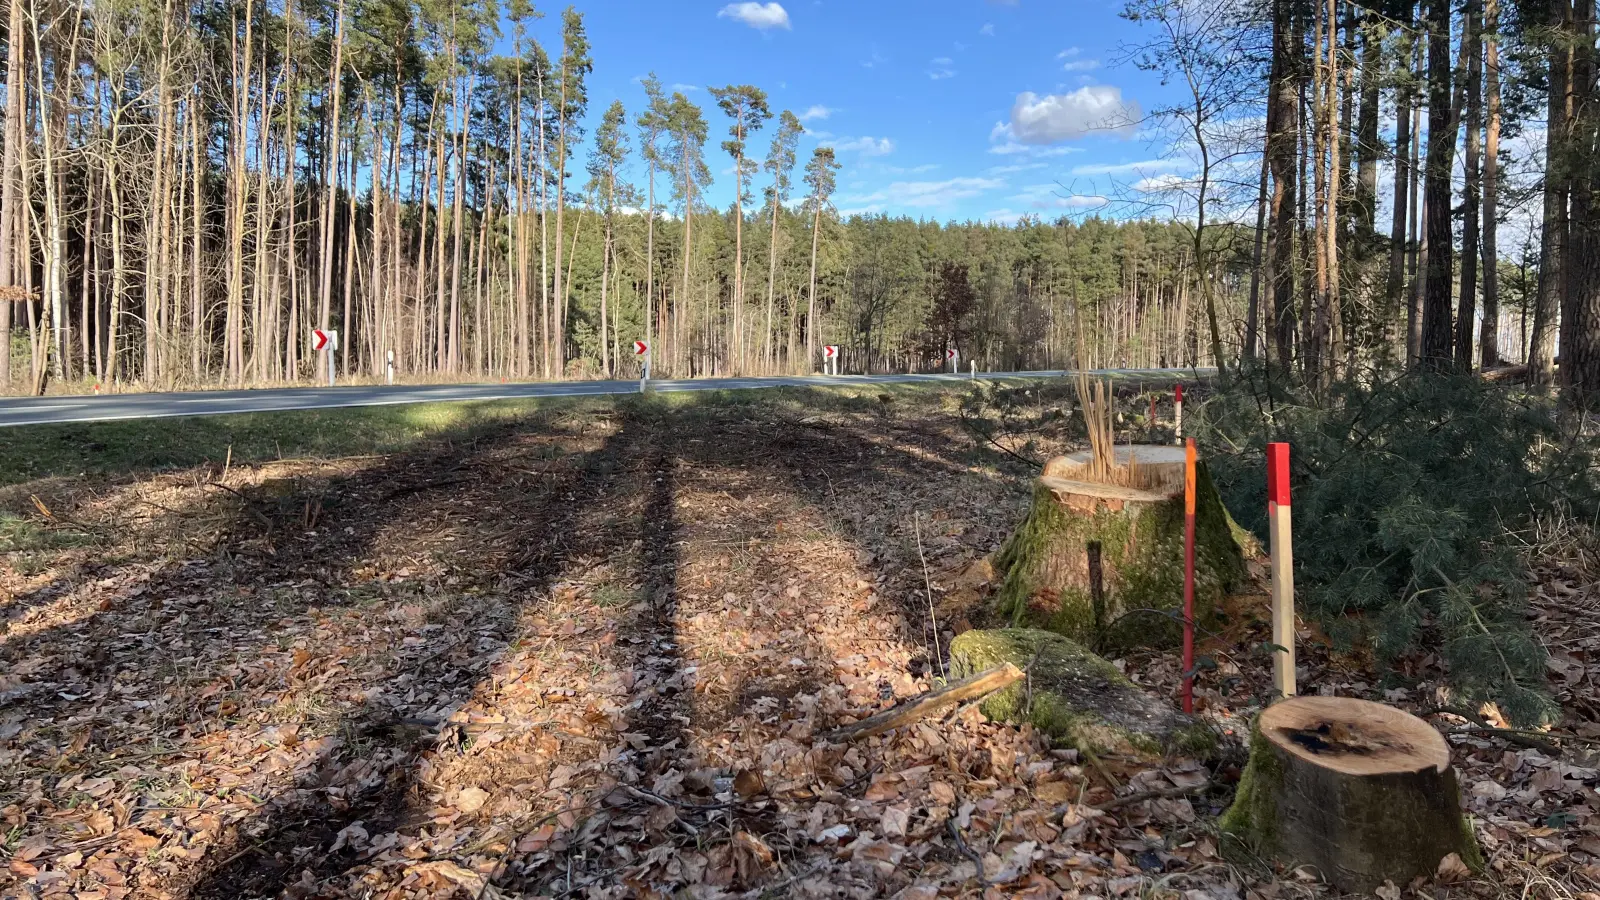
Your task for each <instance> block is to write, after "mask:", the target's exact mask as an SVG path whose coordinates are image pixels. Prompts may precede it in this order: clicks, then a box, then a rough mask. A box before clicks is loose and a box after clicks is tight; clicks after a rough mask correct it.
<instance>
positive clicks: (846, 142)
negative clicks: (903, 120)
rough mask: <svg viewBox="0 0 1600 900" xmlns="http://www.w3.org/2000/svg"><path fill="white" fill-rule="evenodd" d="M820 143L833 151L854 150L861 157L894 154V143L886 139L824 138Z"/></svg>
mask: <svg viewBox="0 0 1600 900" xmlns="http://www.w3.org/2000/svg"><path fill="white" fill-rule="evenodd" d="M822 143H824V144H827V145H829V146H831V147H833V149H835V150H840V151H847V150H854V151H856V152H857V153H860V154H861V155H862V156H887V155H888V154H890V153H893V152H894V141H891V140H889V139H888V138H875V137H865V136H863V137H858V138H838V139H832V138H826V139H823V140H822Z"/></svg>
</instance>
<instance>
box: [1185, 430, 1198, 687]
mask: <svg viewBox="0 0 1600 900" xmlns="http://www.w3.org/2000/svg"><path fill="white" fill-rule="evenodd" d="M1194 466H1195V458H1194V438H1189V439H1188V440H1187V441H1185V442H1184V445H1183V711H1184V712H1186V713H1192V712H1194V507H1195V497H1194V493H1195V475H1194Z"/></svg>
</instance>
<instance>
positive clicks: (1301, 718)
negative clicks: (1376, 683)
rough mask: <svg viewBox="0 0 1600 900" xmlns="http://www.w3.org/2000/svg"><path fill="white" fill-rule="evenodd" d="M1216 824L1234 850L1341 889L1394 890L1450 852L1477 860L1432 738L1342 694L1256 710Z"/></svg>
mask: <svg viewBox="0 0 1600 900" xmlns="http://www.w3.org/2000/svg"><path fill="white" fill-rule="evenodd" d="M1222 832H1223V835H1224V837H1225V840H1226V842H1228V843H1232V844H1233V849H1235V850H1236V849H1239V846H1240V845H1241V844H1242V845H1243V847H1246V848H1249V849H1250V850H1252V851H1253V852H1254V853H1256V854H1257V855H1258V856H1260V857H1261V858H1263V859H1271V860H1276V861H1278V862H1281V863H1283V864H1284V865H1286V866H1302V865H1310V866H1313V867H1315V869H1316V870H1317V871H1318V873H1319V874H1321V875H1322V876H1323V877H1324V878H1325V879H1327V880H1328V881H1329V882H1330V883H1331V884H1333V885H1334V886H1336V887H1338V888H1339V889H1341V890H1344V891H1352V892H1362V893H1367V892H1371V891H1372V890H1373V889H1375V888H1378V887H1380V886H1382V885H1383V883H1384V882H1385V881H1389V882H1393V883H1394V884H1395V885H1399V886H1404V885H1405V884H1406V883H1408V882H1409V881H1411V880H1412V879H1413V878H1416V877H1418V876H1430V875H1433V874H1434V873H1435V872H1436V871H1437V870H1438V868H1439V861H1440V860H1442V859H1444V858H1445V857H1446V856H1448V855H1450V854H1452V853H1454V854H1456V855H1457V856H1458V857H1459V858H1460V859H1461V861H1462V862H1463V863H1465V864H1466V865H1467V866H1468V867H1469V868H1471V869H1472V870H1473V871H1478V870H1480V869H1481V868H1482V867H1483V858H1482V855H1481V854H1480V853H1479V851H1478V844H1477V840H1476V839H1475V838H1474V837H1473V833H1472V826H1471V824H1470V823H1469V822H1468V821H1467V819H1466V816H1465V815H1464V814H1463V813H1462V811H1461V794H1460V789H1459V787H1458V786H1457V784H1456V775H1455V770H1453V769H1451V768H1450V749H1449V747H1448V746H1447V745H1446V744H1445V740H1444V737H1443V736H1442V735H1440V734H1439V732H1437V731H1435V730H1434V729H1433V727H1432V726H1430V725H1429V724H1428V723H1427V722H1424V721H1422V720H1421V719H1419V718H1417V717H1416V716H1413V715H1410V714H1409V713H1405V712H1401V711H1400V710H1398V709H1395V708H1393V707H1389V706H1384V705H1383V704H1381V703H1371V702H1368V701H1366V700H1353V699H1349V698H1344V697H1294V698H1291V699H1289V700H1285V701H1283V702H1282V703H1278V704H1276V705H1274V706H1270V707H1268V708H1267V709H1266V710H1265V711H1264V712H1262V713H1261V715H1260V716H1259V717H1258V718H1257V719H1256V725H1255V728H1254V729H1253V731H1252V733H1251V736H1250V762H1249V764H1248V765H1247V766H1246V768H1245V772H1244V778H1243V779H1242V780H1241V781H1240V782H1239V792H1238V794H1237V796H1236V797H1235V798H1234V801H1233V806H1231V807H1230V808H1229V809H1228V812H1227V813H1226V814H1225V815H1224V816H1223V818H1222Z"/></svg>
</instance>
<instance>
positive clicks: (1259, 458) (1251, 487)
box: [1194, 370, 1596, 723]
mask: <svg viewBox="0 0 1600 900" xmlns="http://www.w3.org/2000/svg"><path fill="white" fill-rule="evenodd" d="M1197 413H1198V414H1197V415H1196V416H1195V426H1196V430H1195V432H1194V433H1195V434H1196V436H1197V437H1198V438H1199V440H1200V442H1201V443H1202V444H1203V445H1204V446H1205V448H1206V453H1207V459H1208V461H1209V462H1210V465H1211V467H1212V472H1213V474H1214V476H1215V478H1216V481H1217V483H1218V486H1219V488H1220V489H1221V491H1222V494H1223V498H1224V501H1225V502H1226V503H1227V505H1228V508H1229V509H1230V510H1231V511H1232V512H1233V513H1234V515H1235V516H1236V517H1237V518H1238V520H1239V522H1240V523H1241V524H1242V525H1244V526H1245V527H1247V528H1250V529H1252V530H1253V531H1255V532H1256V533H1257V534H1259V535H1264V534H1265V531H1266V508H1265V502H1264V500H1265V497H1266V485H1265V481H1266V464H1265V452H1264V451H1265V447H1266V444H1267V442H1268V441H1287V442H1288V443H1289V444H1290V467H1291V470H1290V476H1291V480H1292V485H1293V491H1294V494H1293V501H1294V506H1293V508H1294V529H1295V535H1294V540H1295V569H1296V571H1295V582H1296V585H1297V587H1298V596H1299V598H1300V599H1301V608H1302V609H1303V610H1304V611H1306V612H1307V613H1309V614H1310V615H1311V616H1312V617H1314V618H1315V620H1317V621H1319V622H1320V623H1321V624H1322V625H1323V626H1324V627H1325V628H1326V629H1327V631H1328V633H1329V634H1330V636H1332V637H1333V639H1334V640H1335V641H1336V642H1337V643H1339V644H1341V645H1343V646H1346V647H1348V646H1350V645H1353V644H1356V643H1364V644H1366V645H1368V646H1370V647H1371V648H1372V650H1373V651H1374V652H1375V655H1376V657H1377V659H1378V661H1379V662H1380V663H1381V664H1383V665H1384V666H1386V667H1387V666H1388V665H1389V664H1391V663H1393V662H1394V661H1395V660H1396V659H1397V658H1398V657H1400V656H1402V655H1403V654H1406V653H1408V652H1411V651H1413V650H1417V649H1421V648H1424V647H1428V648H1432V647H1437V648H1438V649H1439V650H1440V651H1441V657H1442V659H1443V660H1444V662H1445V663H1446V665H1447V666H1448V669H1449V680H1450V684H1451V687H1452V689H1453V692H1454V694H1455V696H1456V699H1457V701H1458V702H1461V703H1464V704H1474V705H1475V704H1477V703H1479V702H1482V701H1485V700H1493V701H1495V702H1498V703H1499V704H1500V706H1501V708H1502V711H1503V712H1504V713H1505V714H1506V715H1507V716H1508V717H1509V718H1511V719H1513V720H1514V721H1518V722H1522V723H1536V722H1541V721H1547V720H1549V719H1550V717H1551V716H1552V714H1553V713H1554V711H1555V710H1554V707H1553V704H1552V703H1551V701H1550V700H1549V698H1548V697H1547V696H1546V694H1545V693H1544V692H1543V690H1542V689H1541V686H1542V684H1543V673H1544V655H1545V654H1544V650H1543V648H1542V647H1541V645H1540V644H1539V643H1538V641H1537V640H1536V638H1535V637H1534V635H1533V634H1532V633H1531V631H1530V629H1529V626H1528V622H1527V619H1526V616H1525V614H1524V599H1525V595H1526V589H1527V585H1526V576H1525V574H1524V566H1523V565H1522V564H1521V560H1519V559H1518V558H1517V555H1516V553H1515V551H1514V549H1513V545H1512V542H1511V540H1510V539H1509V538H1510V536H1511V534H1512V533H1513V532H1515V531H1518V530H1520V529H1523V528H1526V527H1529V526H1530V525H1531V524H1532V522H1533V520H1534V519H1535V517H1537V516H1539V515H1540V514H1542V513H1545V512H1549V511H1552V510H1555V509H1559V508H1561V507H1563V506H1569V507H1571V508H1573V509H1575V510H1588V509H1591V508H1593V506H1594V504H1595V501H1596V494H1595V488H1594V483H1593V480H1592V478H1591V477H1590V472H1591V470H1592V468H1593V465H1594V454H1593V452H1592V450H1591V448H1590V447H1589V446H1588V444H1587V443H1586V442H1584V441H1582V440H1580V439H1578V438H1577V437H1576V436H1575V432H1576V431H1578V430H1579V429H1572V428H1569V427H1567V423H1564V422H1563V420H1562V418H1561V416H1560V415H1559V413H1558V411H1557V410H1556V409H1555V408H1554V406H1553V405H1552V404H1550V403H1549V401H1547V400H1546V399H1544V398H1540V397H1534V396H1530V395H1528V394H1526V393H1525V392H1523V391H1521V390H1520V389H1517V388H1512V387H1508V386H1503V385H1494V384H1489V383H1486V382H1484V381H1482V380H1480V379H1477V378H1473V377H1469V376H1451V375H1417V374H1397V373H1393V372H1384V373H1377V374H1371V373H1368V374H1366V375H1364V376H1363V377H1360V378H1350V379H1343V380H1339V381H1336V382H1334V383H1333V384H1331V385H1329V386H1327V387H1326V388H1323V389H1320V390H1317V391H1314V392H1313V391H1308V390H1306V389H1305V388H1304V387H1303V386H1298V385H1291V384H1289V383H1288V382H1287V381H1286V380H1285V379H1283V378H1282V376H1269V375H1268V373H1267V372H1266V371H1265V370H1254V371H1246V372H1243V373H1241V374H1240V375H1239V376H1238V378H1237V379H1236V380H1232V381H1231V382H1230V383H1229V384H1228V385H1226V386H1222V387H1219V388H1218V390H1217V391H1216V392H1215V393H1214V394H1213V395H1212V396H1210V397H1209V398H1208V399H1206V400H1205V401H1204V402H1203V403H1202V404H1200V408H1199V410H1197Z"/></svg>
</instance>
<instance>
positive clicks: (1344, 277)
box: [0, 0, 1600, 393]
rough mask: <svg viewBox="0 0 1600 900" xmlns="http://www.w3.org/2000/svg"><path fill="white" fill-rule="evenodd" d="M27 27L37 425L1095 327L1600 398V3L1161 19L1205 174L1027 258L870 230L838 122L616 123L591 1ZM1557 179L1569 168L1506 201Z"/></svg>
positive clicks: (221, 2)
mask: <svg viewBox="0 0 1600 900" xmlns="http://www.w3.org/2000/svg"><path fill="white" fill-rule="evenodd" d="M8 9H9V15H8V16H7V17H6V26H7V27H6V31H5V35H4V37H5V45H6V62H5V79H6V81H5V84H6V92H5V98H6V99H5V107H4V112H5V124H4V132H3V134H4V150H3V156H0V347H4V348H5V349H6V350H7V351H8V352H4V353H0V383H4V384H5V385H6V386H7V387H8V388H9V389H10V390H13V391H41V390H43V389H44V387H45V385H46V383H47V382H48V381H49V380H50V379H66V380H89V379H92V380H94V381H96V382H101V383H106V384H124V383H134V384H138V385H142V386H149V387H157V386H178V385H204V384H217V383H221V384H235V385H237V384H246V383H274V382H287V381H294V380H300V379H307V378H312V377H319V378H320V377H323V376H325V375H326V371H325V369H324V368H323V367H324V366H325V365H327V363H328V361H329V360H330V359H336V360H337V365H338V368H339V370H340V371H342V372H347V373H361V374H365V375H368V376H372V377H379V376H381V375H382V374H383V372H384V371H385V368H386V366H387V365H388V364H389V363H390V361H391V359H392V361H393V365H394V366H395V368H396V370H397V371H398V372H400V373H402V374H403V375H408V376H413V377H423V378H426V377H441V378H450V377H469V376H470V377H502V378H535V377H537V378H559V377H574V376H579V375H586V376H602V377H604V376H613V375H631V374H633V373H635V372H636V371H637V363H636V362H635V361H634V359H633V357H632V351H631V344H632V341H633V340H634V339H635V338H641V339H644V340H646V341H648V342H649V343H650V344H651V345H652V347H653V351H652V353H653V356H654V371H655V372H656V373H658V374H661V375H698V374H745V373H759V372H801V371H812V370H814V369H815V368H816V367H817V360H818V358H819V356H820V347H821V345H822V344H825V343H828V344H837V345H840V346H841V347H842V348H843V350H844V354H845V356H846V361H847V365H848V366H850V367H853V368H854V369H856V370H883V369H931V368H936V367H938V366H939V365H941V363H942V360H943V358H944V351H945V350H947V349H949V348H951V347H957V348H958V349H959V350H960V352H961V355H962V358H963V359H969V360H976V361H978V362H979V364H980V365H982V366H984V367H992V368H1028V367H1045V366H1059V365H1068V364H1071V363H1072V362H1073V361H1074V360H1075V359H1076V346H1077V337H1078V335H1080V334H1082V335H1083V336H1084V338H1085V340H1086V346H1087V347H1088V348H1089V350H1090V352H1091V353H1092V354H1093V355H1094V356H1095V357H1096V360H1097V361H1115V362H1127V363H1128V364H1151V365H1157V364H1162V363H1166V364H1173V365H1178V364H1196V365H1203V364H1212V363H1216V362H1223V363H1227V364H1232V363H1234V362H1236V361H1238V360H1241V359H1243V360H1252V359H1260V360H1265V361H1267V362H1269V363H1274V364H1279V365H1283V366H1288V367H1293V368H1295V369H1297V370H1298V371H1301V372H1303V373H1306V374H1308V375H1312V376H1315V377H1324V376H1332V375H1337V374H1338V373H1340V372H1341V371H1348V370H1353V369H1354V368H1355V367H1358V366H1361V365H1363V364H1364V363H1366V362H1368V361H1372V360H1377V359H1401V360H1405V361H1406V362H1408V363H1410V364H1412V365H1414V366H1419V367H1429V368H1446V367H1450V368H1461V367H1467V368H1470V367H1473V366H1495V365H1499V364H1500V363H1501V362H1502V360H1501V358H1500V357H1501V354H1502V352H1503V350H1504V349H1505V348H1506V347H1507V346H1508V345H1509V346H1511V347H1512V348H1513V352H1514V353H1515V355H1517V356H1519V357H1525V358H1526V360H1527V361H1528V362H1529V364H1530V373H1531V377H1532V378H1533V379H1534V380H1535V381H1539V382H1542V383H1550V382H1552V381H1554V380H1555V378H1556V373H1557V369H1556V366H1555V362H1556V352H1557V347H1558V346H1559V348H1560V357H1561V358H1560V362H1561V365H1560V368H1559V372H1560V373H1561V374H1560V377H1561V379H1562V380H1563V381H1564V382H1565V383H1567V384H1569V385H1572V386H1574V387H1576V388H1577V389H1578V391H1577V392H1578V393H1583V392H1586V391H1590V390H1593V386H1594V385H1596V384H1600V337H1597V336H1596V332H1597V330H1600V321H1597V317H1600V261H1597V260H1600V254H1597V253H1595V252H1594V251H1595V249H1596V248H1594V247H1593V246H1592V245H1593V243H1594V241H1595V240H1596V236H1595V223H1594V221H1593V220H1594V217H1595V215H1596V211H1595V208H1596V204H1595V202H1594V199H1593V190H1594V188H1593V182H1594V173H1593V170H1594V166H1595V161H1594V160H1595V152H1594V151H1595V149H1596V148H1595V142H1596V140H1597V133H1600V115H1597V110H1596V108H1595V103H1596V100H1597V98H1596V96H1595V93H1596V92H1595V79H1596V77H1597V69H1600V67H1597V66H1596V65H1595V59H1594V58H1595V34H1594V33H1595V29H1594V19H1595V10H1594V9H1593V5H1592V4H1586V3H1575V2H1573V0H1510V2H1502V0H1463V2H1460V3H1453V2H1451V0H1420V2H1418V0H1361V2H1356V0H1133V2H1130V3H1129V5H1128V6H1127V8H1126V9H1125V11H1124V14H1125V15H1126V16H1127V17H1128V18H1129V19H1132V20H1134V21H1136V22H1139V23H1141V24H1142V25H1143V26H1144V29H1143V32H1142V33H1143V34H1144V35H1145V37H1146V43H1144V44H1143V45H1142V46H1140V47H1138V48H1135V49H1134V50H1133V51H1132V52H1130V54H1129V59H1130V61H1131V62H1132V63H1133V64H1135V65H1138V66H1141V67H1145V68H1149V69H1152V70H1156V71H1159V72H1160V73H1162V74H1163V75H1164V76H1165V77H1166V80H1167V82H1168V83H1169V84H1170V85H1173V86H1174V87H1175V89H1176V90H1175V94H1174V96H1175V97H1176V98H1177V99H1175V100H1174V101H1173V102H1172V103H1170V104H1169V105H1167V106H1165V107H1161V108H1158V109H1157V110H1155V111H1154V112H1153V113H1152V115H1151V118H1150V122H1149V123H1148V124H1149V125H1150V126H1151V127H1166V128H1168V129H1169V130H1170V136H1171V143H1172V146H1174V147H1175V148H1177V149H1175V151H1174V159H1175V160H1176V161H1178V162H1181V163H1183V165H1184V166H1185V168H1183V169H1182V170H1181V171H1182V172H1183V174H1182V175H1181V177H1173V178H1170V179H1168V180H1166V181H1164V182H1163V183H1161V184H1159V185H1154V186H1141V187H1140V188H1138V194H1137V196H1132V197H1128V198H1119V199H1118V200H1116V201H1113V202H1112V204H1111V205H1112V206H1113V207H1115V206H1116V205H1118V204H1119V203H1120V204H1122V205H1123V207H1124V208H1122V209H1120V210H1118V209H1112V210H1110V212H1112V213H1115V215H1113V216H1111V217H1109V218H1100V217H1099V216H1095V215H1091V216H1090V217H1089V218H1087V219H1083V220H1079V221H1075V220H1070V219H1065V218H1063V219H1057V220H1054V221H1044V220H1042V219H1040V218H1039V217H1024V218H1023V220H1022V221H1021V222H1019V223H1017V224H1016V225H1013V226H1002V225H997V224H993V223H978V222H967V223H950V224H940V223H936V222H930V221H915V220H912V219H909V218H905V217H887V216H881V215H850V216H843V217H842V216H841V215H840V214H839V211H838V210H837V209H836V208H835V206H834V203H833V195H834V193H835V191H836V186H837V179H838V175H839V169H840V161H839V160H838V159H837V158H836V157H835V154H834V152H833V150H832V148H830V147H828V146H819V147H817V148H816V149H815V150H814V152H812V153H811V154H810V155H809V157H808V158H807V159H805V160H804V161H803V162H802V161H801V159H800V158H799V153H798V145H799V141H800V137H801V135H802V134H803V131H804V129H803V126H802V125H801V123H800V121H799V119H798V118H796V116H795V115H794V114H793V113H792V112H789V111H786V110H774V109H773V108H772V106H771V104H770V101H769V98H768V96H767V95H766V93H765V92H764V91H762V90H761V89H760V88H758V87H756V86H753V85H738V84H735V85H728V86H726V87H719V88H714V89H712V90H711V91H710V98H709V99H710V101H711V103H710V104H709V107H710V108H705V107H702V106H701V105H699V104H696V103H695V102H693V101H692V100H691V99H690V98H689V97H688V96H687V95H686V93H684V92H683V91H668V90H666V89H664V88H663V87H662V85H661V84H660V82H659V81H658V80H657V79H656V78H655V77H654V76H650V77H648V78H646V79H644V83H643V87H644V103H643V105H642V107H641V108H639V109H634V110H629V109H626V108H625V107H624V106H623V104H622V103H621V102H620V101H618V102H614V103H611V104H610V105H609V106H607V107H606V108H605V109H604V110H603V111H602V110H596V112H598V113H599V115H598V116H597V117H591V116H590V112H591V110H590V101H589V91H588V82H589V78H590V75H591V74H592V69H593V62H592V58H591V47H590V44H589V38H588V35H587V32H586V29H585V26H584V18H583V14H582V13H581V12H580V11H579V10H577V9H575V8H568V9H566V10H565V11H563V12H562V13H560V14H559V15H555V16H552V17H551V21H550V22H544V21H543V19H544V14H543V13H542V12H541V11H539V10H536V9H535V8H534V7H533V6H532V5H531V4H530V3H528V2H527V0H513V2H511V3H510V4H509V5H508V6H507V7H506V8H505V9H504V10H500V9H498V8H496V7H494V6H493V5H489V4H442V3H435V2H432V0H279V2H277V3H272V2H268V0H184V2H178V0H108V2H105V3H95V4H78V3H70V2H64V0H59V2H57V0H8ZM507 31H508V32H509V38H510V40H509V44H510V47H511V52H510V53H509V54H503V53H497V52H495V49H494V48H495V47H497V46H503V44H504V38H505V37H506V34H505V33H504V32H507ZM544 33H548V34H547V37H548V38H549V41H548V42H549V44H550V46H549V49H548V50H547V49H546V47H545V45H544V44H542V43H541V42H540V40H539V39H538V36H539V35H540V34H544ZM591 122H593V123H594V127H593V133H592V134H591V133H588V131H587V129H586V127H585V126H586V124H587V123H591ZM1541 131H1542V132H1543V133H1545V134H1547V135H1548V136H1549V140H1547V141H1545V142H1544V145H1543V147H1542V148H1540V149H1539V150H1538V151H1537V152H1538V153H1540V154H1542V158H1539V159H1526V160H1518V159H1515V158H1514V156H1513V154H1512V153H1511V152H1510V150H1509V149H1508V148H1509V146H1510V141H1508V140H1507V139H1508V138H1511V139H1516V138H1518V137H1519V136H1521V137H1523V138H1526V139H1525V140H1523V141H1522V143H1521V144H1520V145H1519V146H1524V147H1528V146H1537V141H1536V140H1535V139H1536V138H1537V135H1538V133H1539V132H1541ZM714 132H715V133H717V134H719V135H723V136H725V137H723V139H722V140H721V148H722V149H723V150H724V151H725V152H726V153H727V154H728V155H729V156H730V157H731V158H732V160H733V167H732V170H731V173H730V177H731V178H732V181H733V188H734V190H733V192H732V195H733V199H732V202H731V203H729V204H728V205H727V206H726V207H722V208H717V207H714V206H712V205H711V204H710V203H709V202H708V201H707V190H708V188H709V187H710V186H711V183H712V178H711V172H710V169H709V167H708V165H707V163H706V157H705V153H706V143H707V141H709V140H712V139H714V138H713V135H714ZM1519 167H1520V168H1521V169H1523V170H1526V169H1530V168H1534V169H1538V168H1542V169H1543V172H1544V174H1543V176H1542V177H1536V178H1531V179H1530V178H1523V179H1520V180H1519V179H1517V178H1508V177H1505V175H1504V173H1507V172H1509V171H1511V170H1514V169H1518V168H1519ZM1380 171H1381V172H1383V173H1385V175H1388V174H1389V173H1392V189H1390V190H1387V191H1385V192H1384V193H1385V196H1383V197H1380V196H1379V182H1380ZM1380 210H1381V211H1383V212H1386V213H1387V219H1388V221H1387V222H1384V223H1380V221H1379V217H1380V215H1379V214H1380ZM1529 210H1535V211H1536V212H1537V215H1531V216H1530V220H1531V221H1532V222H1533V224H1534V226H1535V230H1532V231H1530V232H1529V234H1528V235H1527V236H1526V237H1525V238H1524V239H1523V240H1521V241H1519V242H1518V243H1519V244H1520V245H1521V246H1514V247H1510V248H1502V247H1501V246H1500V245H1499V243H1498V242H1497V240H1496V237H1497V234H1498V233H1499V232H1500V230H1501V228H1502V227H1503V226H1504V223H1505V222H1506V221H1508V218H1509V217H1511V216H1513V215H1515V214H1517V213H1518V212H1519V211H1521V212H1527V211H1529ZM1158 212H1159V213H1160V215H1157V213H1158ZM1158 219H1159V221H1157V220H1158ZM1385 225H1386V226H1387V228H1385V227H1383V226H1385ZM1508 317H1509V318H1508ZM1508 322H1509V323H1510V324H1509V330H1510V331H1511V332H1512V334H1511V336H1510V337H1511V338H1512V339H1511V340H1510V341H1509V342H1508V340H1507V335H1506V334H1504V333H1503V332H1505V331H1506V330H1507V328H1508ZM313 327H316V328H322V329H325V330H328V329H337V330H338V331H339V332H340V333H341V338H342V340H341V342H340V345H339V347H338V349H337V351H335V352H336V356H329V355H327V354H317V353H312V352H311V351H310V350H309V347H308V342H307V333H308V331H309V330H310V329H311V328H313Z"/></svg>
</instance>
